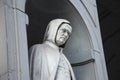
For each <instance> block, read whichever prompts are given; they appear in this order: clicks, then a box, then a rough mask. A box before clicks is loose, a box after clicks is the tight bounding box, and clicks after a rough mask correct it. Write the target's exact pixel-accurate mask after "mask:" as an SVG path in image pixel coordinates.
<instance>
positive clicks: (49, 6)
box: [26, 0, 96, 80]
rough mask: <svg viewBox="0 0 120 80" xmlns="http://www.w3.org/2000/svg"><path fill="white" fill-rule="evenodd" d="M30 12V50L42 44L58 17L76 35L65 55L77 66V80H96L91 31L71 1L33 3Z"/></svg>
mask: <svg viewBox="0 0 120 80" xmlns="http://www.w3.org/2000/svg"><path fill="white" fill-rule="evenodd" d="M81 11H82V10H81ZM26 13H27V14H28V16H29V23H30V24H29V25H28V27H27V35H28V47H29V48H30V47H31V46H32V45H34V44H38V43H42V40H43V37H44V32H45V29H46V27H47V24H48V23H49V21H51V20H52V19H56V18H63V19H67V20H69V21H70V22H71V25H72V27H73V33H72V35H71V37H70V39H69V40H68V42H67V43H66V45H65V49H64V53H65V55H66V56H67V58H68V59H69V61H70V63H71V64H73V69H74V72H75V75H76V78H77V80H89V78H92V80H96V79H95V77H94V76H95V75H96V74H95V69H94V58H93V55H92V51H91V49H93V43H92V39H91V35H90V31H89V29H88V27H87V25H86V24H85V22H84V20H83V18H82V16H81V15H80V13H79V12H78V11H77V9H76V8H75V7H74V5H73V4H72V3H71V1H69V0H58V1H56V0H52V1H51V0H29V1H27V4H26ZM29 55H30V54H29ZM79 63H80V64H79ZM76 65H77V66H76ZM91 72H92V74H91ZM86 76H87V77H86Z"/></svg>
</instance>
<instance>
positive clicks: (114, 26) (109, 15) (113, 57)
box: [97, 0, 120, 80]
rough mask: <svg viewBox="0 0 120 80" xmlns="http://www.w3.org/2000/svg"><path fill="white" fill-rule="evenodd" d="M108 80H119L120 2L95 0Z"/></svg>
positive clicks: (118, 0) (116, 0) (115, 0)
mask: <svg viewBox="0 0 120 80" xmlns="http://www.w3.org/2000/svg"><path fill="white" fill-rule="evenodd" d="M97 5H98V13H99V21H100V28H101V34H102V40H103V47H104V53H105V58H106V64H107V70H108V76H109V80H120V0H97Z"/></svg>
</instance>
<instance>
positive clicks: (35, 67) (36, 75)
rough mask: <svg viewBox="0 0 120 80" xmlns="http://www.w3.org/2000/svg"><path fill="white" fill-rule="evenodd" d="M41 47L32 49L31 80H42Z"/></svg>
mask: <svg viewBox="0 0 120 80" xmlns="http://www.w3.org/2000/svg"><path fill="white" fill-rule="evenodd" d="M41 50H42V49H41V47H40V45H39V46H38V45H35V46H33V47H31V48H30V50H29V52H30V54H31V56H30V77H31V80H41V69H42V67H41V66H42V60H41V59H42V54H41V52H42V51H41Z"/></svg>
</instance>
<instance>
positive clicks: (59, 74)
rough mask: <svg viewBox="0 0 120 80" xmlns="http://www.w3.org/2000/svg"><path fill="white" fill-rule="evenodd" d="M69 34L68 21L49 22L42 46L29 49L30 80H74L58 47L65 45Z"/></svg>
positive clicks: (68, 64)
mask: <svg viewBox="0 0 120 80" xmlns="http://www.w3.org/2000/svg"><path fill="white" fill-rule="evenodd" d="M71 32H72V27H71V26H70V22H69V21H67V20H65V19H54V20H52V21H50V23H49V24H48V26H47V29H46V33H45V36H44V42H43V44H36V45H34V46H32V47H31V49H30V54H31V57H30V76H31V80H75V77H74V73H73V70H72V68H71V65H70V63H69V61H68V60H67V58H66V57H65V55H64V54H63V51H62V48H60V47H59V46H61V45H63V44H65V42H66V41H67V39H68V38H69V36H70V33H71Z"/></svg>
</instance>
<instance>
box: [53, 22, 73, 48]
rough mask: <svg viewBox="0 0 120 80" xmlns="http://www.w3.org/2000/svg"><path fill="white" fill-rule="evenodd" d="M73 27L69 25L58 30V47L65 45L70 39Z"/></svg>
mask: <svg viewBox="0 0 120 80" xmlns="http://www.w3.org/2000/svg"><path fill="white" fill-rule="evenodd" d="M71 32H72V27H71V26H70V25H69V24H62V25H61V26H60V28H59V29H58V32H57V35H56V38H55V41H56V44H57V45H58V46H60V45H63V44H64V43H65V42H66V41H67V39H68V38H69V36H70V34H71Z"/></svg>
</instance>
